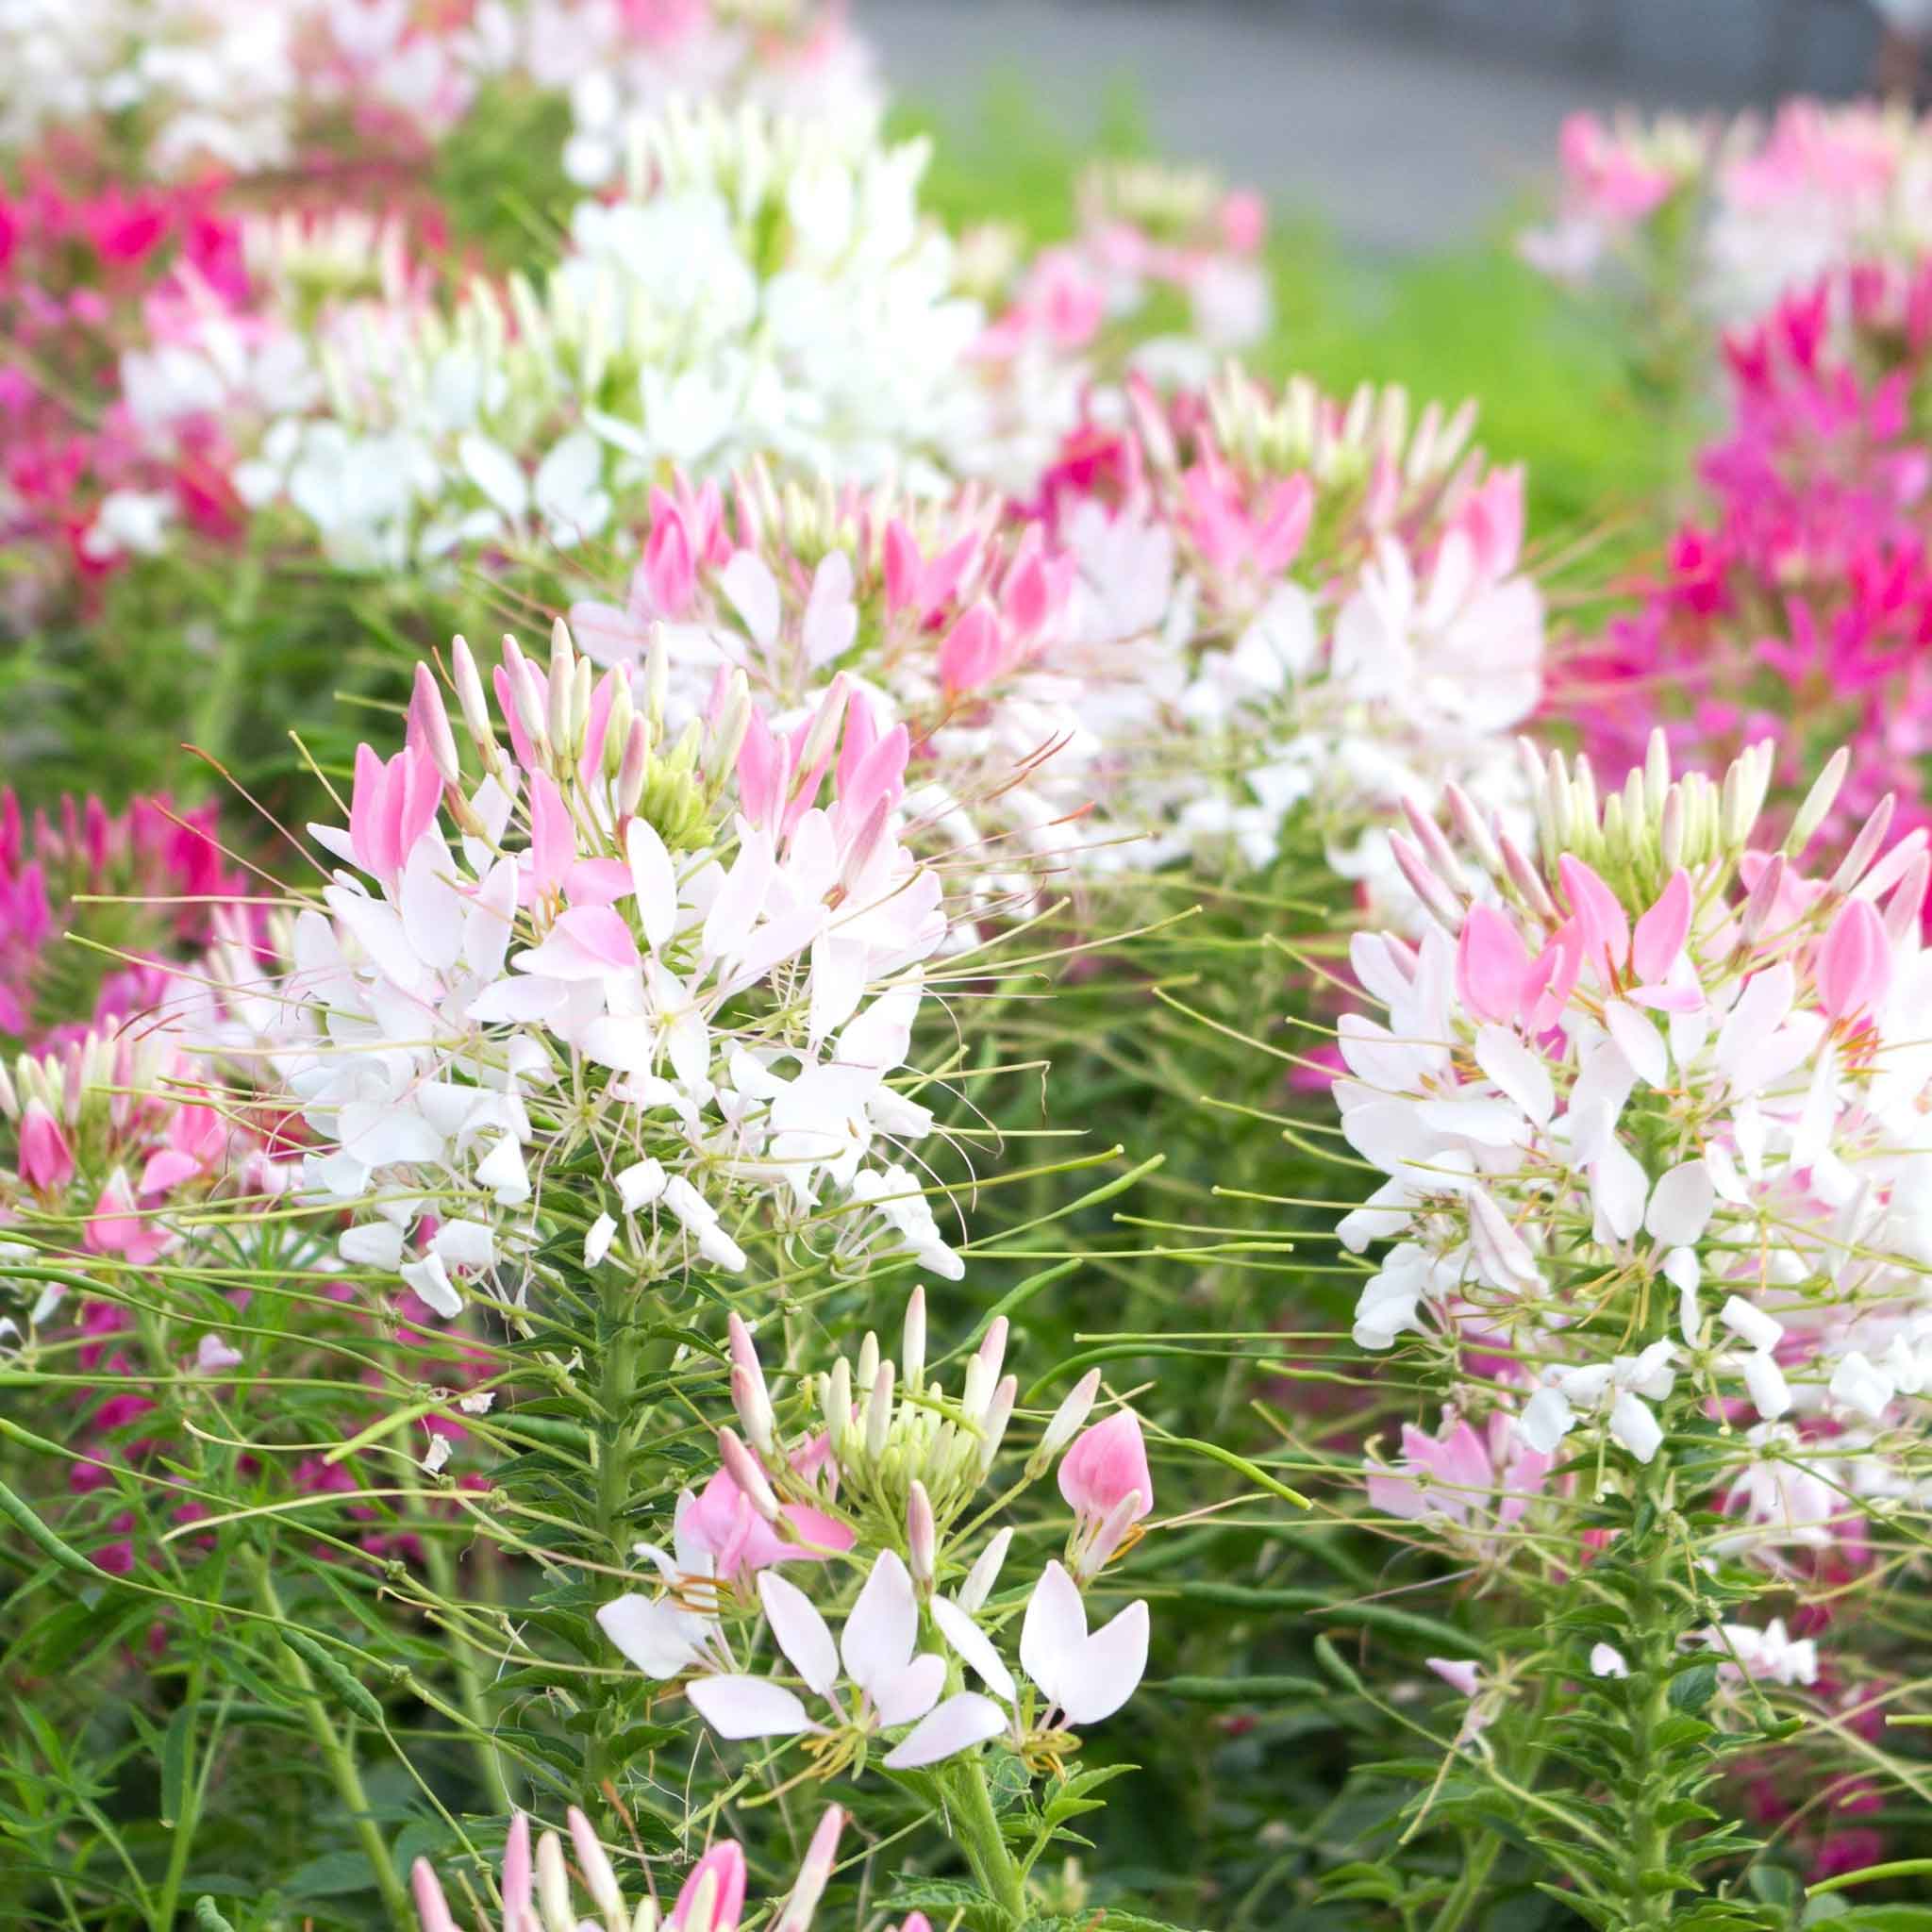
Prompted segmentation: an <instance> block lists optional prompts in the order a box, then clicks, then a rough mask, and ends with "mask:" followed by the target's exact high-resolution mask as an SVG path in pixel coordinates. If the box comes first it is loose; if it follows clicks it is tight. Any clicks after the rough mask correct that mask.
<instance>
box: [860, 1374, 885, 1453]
mask: <svg viewBox="0 0 1932 1932" xmlns="http://www.w3.org/2000/svg"><path fill="white" fill-rule="evenodd" d="M891 1428H892V1365H891V1362H890V1361H883V1362H881V1363H880V1364H879V1369H878V1374H876V1375H875V1376H874V1378H873V1385H872V1398H871V1400H870V1401H869V1402H868V1403H867V1404H866V1410H865V1453H866V1455H867V1456H868V1457H870V1458H871V1459H872V1460H873V1461H874V1462H877V1461H878V1459H879V1458H880V1457H882V1456H884V1454H885V1453H886V1440H887V1438H888V1437H889V1436H890V1435H891Z"/></svg>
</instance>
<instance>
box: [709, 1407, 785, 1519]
mask: <svg viewBox="0 0 1932 1932" xmlns="http://www.w3.org/2000/svg"><path fill="white" fill-rule="evenodd" d="M718 1460H719V1461H720V1462H722V1463H723V1464H724V1473H725V1474H727V1475H728V1476H729V1477H730V1478H731V1480H732V1481H733V1482H735V1483H736V1484H737V1485H738V1487H739V1488H740V1489H741V1490H742V1491H744V1493H745V1495H746V1497H747V1498H748V1499H749V1500H750V1503H751V1507H753V1508H754V1509H756V1510H757V1511H758V1514H759V1515H760V1516H762V1517H763V1518H764V1520H765V1521H766V1522H767V1523H776V1522H777V1520H778V1516H779V1509H778V1498H777V1496H776V1494H775V1493H774V1491H773V1489H772V1485H771V1483H770V1481H769V1480H768V1479H767V1477H766V1475H765V1473H764V1471H763V1470H762V1469H761V1468H759V1467H758V1461H757V1459H756V1457H753V1455H752V1453H751V1451H750V1450H749V1449H747V1448H746V1447H745V1446H744V1444H743V1443H742V1442H741V1441H739V1439H738V1437H737V1435H736V1433H735V1432H734V1431H732V1430H730V1429H720V1430H719V1431H718Z"/></svg>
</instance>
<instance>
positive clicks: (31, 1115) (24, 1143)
mask: <svg viewBox="0 0 1932 1932" xmlns="http://www.w3.org/2000/svg"><path fill="white" fill-rule="evenodd" d="M20 1174H21V1178H22V1179H23V1180H25V1182H26V1184H27V1186H28V1187H30V1188H39V1189H40V1190H41V1191H42V1192H43V1193H45V1192H51V1191H53V1190H54V1189H56V1188H64V1187H65V1186H66V1185H67V1183H68V1182H69V1181H71V1180H72V1179H73V1178H74V1154H73V1150H72V1149H71V1148H69V1146H68V1144H67V1136H66V1135H65V1134H63V1133H62V1132H61V1131H60V1123H59V1122H58V1121H57V1120H56V1119H55V1118H54V1116H53V1115H52V1114H51V1113H49V1112H48V1111H47V1109H46V1108H45V1107H44V1106H42V1103H41V1102H40V1101H38V1100H30V1101H28V1102H27V1104H26V1111H25V1113H24V1114H23V1115H22V1116H21V1122H20Z"/></svg>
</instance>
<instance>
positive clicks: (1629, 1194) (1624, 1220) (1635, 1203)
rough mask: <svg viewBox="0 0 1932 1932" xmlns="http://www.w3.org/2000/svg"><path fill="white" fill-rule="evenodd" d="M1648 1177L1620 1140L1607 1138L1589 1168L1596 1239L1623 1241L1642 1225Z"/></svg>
mask: <svg viewBox="0 0 1932 1932" xmlns="http://www.w3.org/2000/svg"><path fill="white" fill-rule="evenodd" d="M1649 1191H1650V1176H1649V1175H1648V1174H1645V1173H1644V1171H1643V1168H1642V1164H1641V1162H1640V1161H1639V1160H1638V1158H1637V1157H1636V1156H1635V1155H1634V1154H1632V1153H1631V1152H1630V1150H1629V1148H1627V1147H1626V1146H1624V1143H1623V1141H1618V1140H1615V1139H1611V1140H1609V1141H1606V1142H1605V1143H1604V1149H1603V1152H1602V1154H1601V1155H1600V1156H1599V1157H1598V1158H1597V1160H1596V1162H1595V1164H1594V1165H1593V1166H1592V1167H1591V1171H1590V1193H1591V1207H1592V1209H1593V1211H1594V1216H1595V1227H1596V1239H1597V1240H1598V1241H1628V1240H1629V1239H1630V1237H1631V1236H1632V1235H1634V1234H1635V1233H1636V1232H1637V1230H1638V1229H1639V1228H1640V1227H1641V1226H1642V1225H1643V1197H1644V1196H1645V1194H1647V1193H1648V1192H1649Z"/></svg>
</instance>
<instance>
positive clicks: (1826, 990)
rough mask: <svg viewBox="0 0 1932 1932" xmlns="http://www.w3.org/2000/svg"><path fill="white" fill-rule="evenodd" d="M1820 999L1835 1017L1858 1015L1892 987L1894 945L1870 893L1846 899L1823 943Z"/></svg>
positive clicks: (1820, 968) (1875, 1002)
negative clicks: (1892, 953) (1868, 895)
mask: <svg viewBox="0 0 1932 1932" xmlns="http://www.w3.org/2000/svg"><path fill="white" fill-rule="evenodd" d="M1817 971H1818V1004H1819V1005H1820V1006H1821V1007H1823V1008H1824V1010H1825V1011H1826V1012H1827V1013H1829V1014H1830V1015H1831V1017H1832V1018H1833V1019H1834V1020H1855V1019H1857V1017H1858V1016H1859V1015H1860V1014H1861V1013H1865V1012H1869V1011H1870V1010H1871V1009H1872V1008H1875V1007H1877V1006H1879V1005H1881V1004H1882V1003H1883V1001H1884V999H1885V995H1886V994H1887V993H1888V992H1889V991H1890V990H1891V946H1890V941H1888V939H1887V938H1886V932H1885V921H1884V920H1883V919H1882V918H1881V917H1880V916H1879V912H1878V908H1876V907H1875V906H1874V905H1873V904H1872V902H1871V901H1870V900H1869V899H1847V900H1846V901H1845V903H1844V905H1843V906H1842V907H1841V908H1840V910H1839V915H1838V917H1837V918H1836V919H1834V920H1833V921H1832V923H1831V925H1830V928H1829V930H1828V931H1827V932H1826V933H1825V935H1824V941H1823V942H1822V943H1821V944H1820V946H1819V948H1818V968H1817Z"/></svg>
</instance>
